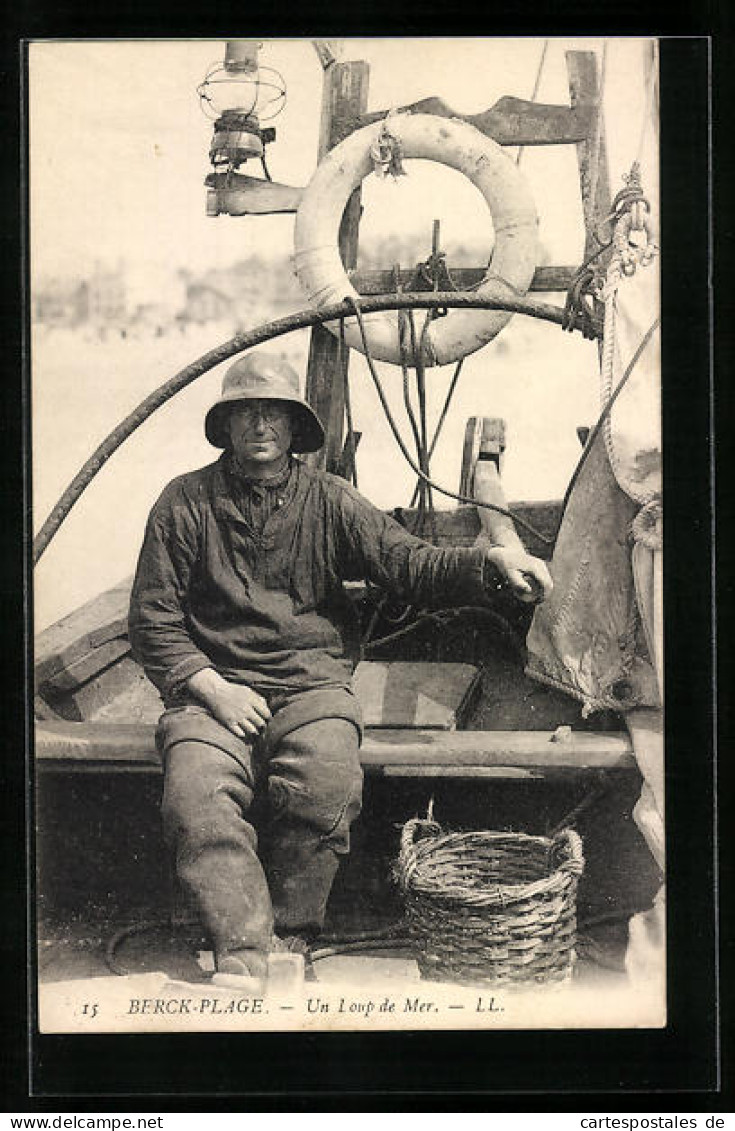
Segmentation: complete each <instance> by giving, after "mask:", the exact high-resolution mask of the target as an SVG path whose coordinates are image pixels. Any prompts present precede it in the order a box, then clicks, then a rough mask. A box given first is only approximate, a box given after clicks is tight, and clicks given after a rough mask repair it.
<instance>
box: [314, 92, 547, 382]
mask: <svg viewBox="0 0 735 1131" xmlns="http://www.w3.org/2000/svg"><path fill="white" fill-rule="evenodd" d="M385 137H386V129H385V120H384V122H376V123H372V124H371V125H369V126H365V127H364V128H363V129H360V130H356V131H355V132H354V133H352V134H350V136H349V137H347V138H346V139H345V140H344V141H342V142H341V143H340V144H339V145H337V146H335V148H334V149H332V150H331V151H330V152H329V153H328V154H327V156H326V157H325V158H324V159H323V160H322V161H321V162H320V163H319V165H318V166H317V169H316V172H315V173H314V176H313V177H312V179H311V181H310V182H309V184H308V185H307V187H306V189H305V190H304V194H303V196H302V199H301V203H300V205H299V208H298V211H297V213H296V227H295V266H296V273H297V275H298V277H299V280H300V282H301V284H302V286H303V288H304V290H305V291H306V294H307V295H308V298H309V301H310V302H311V303H312V304H313V305H315V306H316V307H317V308H321V307H324V306H327V305H329V304H330V303H334V302H341V301H342V300H343V299H344V298H345V297H346V296H347V295H352V296H353V297H359V296H358V293H357V291H356V290H355V288H354V287H353V286H352V284H351V283H350V281H349V278H348V277H347V273H346V271H345V269H344V266H343V264H342V259H341V256H340V253H339V246H338V242H337V233H338V231H339V224H340V221H341V219H342V214H343V212H344V210H345V206H346V204H347V201H348V200H349V198H350V196H351V194H352V192H353V191H354V190H355V189H356V188H357V187H358V186H359V185H360V184H361V182H362V181H363V180H364V179H365V177H367V176H368V174H369V173H371V172H372V171H373V169H374V167H375V160H376V157H375V155H376V153H378V152H380V143H381V142H382V141H384V140H385ZM389 138H390V139H392V140H393V141H395V142H396V143H397V144H396V148H397V152H399V153H401V155H402V156H404V157H417V158H424V159H427V160H430V161H438V162H440V163H441V164H443V165H448V166H449V167H450V168H453V169H457V170H458V171H459V172H460V173H464V174H465V176H466V177H468V178H469V180H470V181H472V183H473V184H474V185H475V186H476V187H477V188H478V189H479V190H480V192H481V193H482V195H483V197H484V198H485V200H486V202H487V205H488V207H489V210H490V215H491V217H492V222H493V227H494V231H495V248H494V250H493V255H492V259H491V262H490V266H489V267H488V272H487V274H486V276H485V279H484V280H483V283H482V285H481V286H480V287H479V288H478V289H477V291H476V293H477V295H478V296H479V297H496V296H497V295H498V293H499V292H500V293H502V291H503V290H505V291H506V292H507V294H508V295H512V296H513V297H517V296H518V295H519V294H520V295H523V294H525V292H526V291H527V290H528V287H529V285H530V283H531V279H532V278H533V273H534V270H535V267H536V259H537V254H536V250H537V229H538V218H537V215H536V208H535V205H534V202H533V199H532V197H531V193H530V191H529V189H528V186H527V184H526V181H525V179H524V178H523V177H522V175H521V173H520V172H519V170H518V168H517V167H516V165H515V164H514V163H513V161H511V160H510V158H509V157H508V156H507V155H506V154H505V153H504V152H503V149H502V147H501V146H499V145H498V144H497V143H496V142H494V141H492V140H490V138H487V137H485V136H484V134H481V133H480V131H479V130H477V129H475V127H474V126H471V125H469V124H468V123H467V122H462V121H460V120H458V119H453V118H439V117H436V116H434V115H431V114H410V113H399V114H396V115H390V118H389ZM511 317H512V314H511V313H509V312H508V311H504V310H461V311H455V312H453V313H452V314H450V315H447V316H446V317H445V318H441V319H435V320H434V321H432V322H430V323H429V325H428V327H427V331H426V333H424V334H423V335H422V346H421V350H422V355H423V362H424V365H427V366H429V365H447V364H450V363H451V362H453V361H458V360H459V359H460V358H461V357H465V356H466V355H467V354H470V353H474V352H475V350H478V349H480V348H481V347H482V346H484V345H486V344H487V342H489V341H491V340H492V339H493V338H494V337H495V335H496V334H498V333H499V331H500V330H502V328H503V327H504V326H505V325H506V323H507V322H508V321H509V319H510V318H511ZM325 325H326V326H327V327H328V329H329V330H330V331H331V332H332V333H334V334H337V333H338V331H339V327H338V325H337V324H336V323H325ZM365 326H366V329H367V337H368V344H369V347H370V351H371V353H372V355H373V357H374V358H375V359H376V360H378V361H390V362H393V363H395V364H399V363H400V361H401V344H400V330H399V321H398V315H397V314H396V313H395V312H394V311H388V312H384V313H378V314H370V315H366V316H365ZM345 340H346V342H347V344H348V345H349V346H351V347H353V348H354V349H358V350H360V351H361V352H364V348H363V345H362V338H361V335H360V333H359V328H358V326H357V323H356V319H346V320H345Z"/></svg>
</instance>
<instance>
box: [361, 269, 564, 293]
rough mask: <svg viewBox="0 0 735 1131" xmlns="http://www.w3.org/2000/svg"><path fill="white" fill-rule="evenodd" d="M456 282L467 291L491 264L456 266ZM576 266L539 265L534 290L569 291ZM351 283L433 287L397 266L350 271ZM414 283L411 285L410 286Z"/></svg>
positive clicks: (386, 288)
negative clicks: (394, 267)
mask: <svg viewBox="0 0 735 1131" xmlns="http://www.w3.org/2000/svg"><path fill="white" fill-rule="evenodd" d="M450 270H451V273H452V281H453V283H454V284H455V286H456V288H457V290H460V291H465V290H469V289H470V288H471V287H476V286H477V284H478V283H481V282H482V280H483V279H484V277H485V274H486V272H487V267H452V268H451V269H450ZM576 270H577V268H576V267H563V266H560V267H556V266H548V267H537V268H536V270H535V272H534V276H533V279H532V280H531V286H530V287H529V288H528V289H529V290H530V291H546V292H551V291H560V292H563V293H566V292H567V291H568V290H569V287H570V285H571V282H572V279H573V278H574V274H575V272H576ZM347 274H348V275H349V279H350V282H351V283H352V285H353V287H354V288H355V290H356V291H358V292H359V293H360V294H361V295H388V294H393V292H394V291H395V289H396V281H397V282H398V285H399V286H400V287H401V288H402V289H403V290H411V291H430V290H432V289H433V288H432V286H431V284H430V283H428V282H427V281H426V280H424V279H421V278H417V277H416V276H417V272H416V269H415V268H413V269H412V268H402V269H401V270H400V271H399V272H398V275H397V277H396V272H395V269H393V268H391V269H390V270H381V269H377V270H370V271H348V272H347ZM409 284H410V285H409Z"/></svg>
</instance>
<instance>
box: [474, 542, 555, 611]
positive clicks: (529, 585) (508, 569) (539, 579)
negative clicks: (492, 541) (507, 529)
mask: <svg viewBox="0 0 735 1131" xmlns="http://www.w3.org/2000/svg"><path fill="white" fill-rule="evenodd" d="M485 552H486V554H487V558H488V561H490V562H491V563H492V564H493V565H494V566H495V568H496V569H497V570H499V572H500V574H501V576H502V577H503V578H504V580H505V581H507V582H508V584H509V585H510V587H511V589H512V590H513V592H514V593H515V595H516V597H518V599H519V600H521V601H526V602H527V603H531V602H538V601H543V600H545V599H546V597H548V596H549V594H550V593H551V590H552V589H553V588H554V583H553V581H552V580H551V574H550V573H549V571H548V569H547V568H546V564H545V563H544V562H542V561H541V559H540V558H534V557H533V555H532V554H529V553H527V551H526V550H524V549H523V548H522V547H520V546H519V547H516V546H490V547H488V548H487V549H486V551H485Z"/></svg>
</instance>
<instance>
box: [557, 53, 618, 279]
mask: <svg viewBox="0 0 735 1131" xmlns="http://www.w3.org/2000/svg"><path fill="white" fill-rule="evenodd" d="M566 60H567V75H568V79H569V97H570V100H571V104H572V106H573V107H574V108H576V109H577V110H584V111H585V112H586V115H587V118H588V129H587V132H586V135H585V136H584V137H583V138H581V139H580V140H579V142H578V144H577V163H578V166H579V184H580V190H581V194H582V211H583V214H584V223H585V228H586V233H587V234H586V239H585V246H584V257H583V258H584V259H585V260H587V259H588V258H589V256H590V255H592V253H593V252H595V251H597V250H598V249H599V244H598V243H597V242H596V240H595V238H594V236H593V231H594V228H595V226H596V225H597V224H599V223H600V222H601V221H602V220H604V219H605V217H606V216H607V215H608V213H609V211H610V204H611V197H610V174H609V171H608V163H607V146H606V143H605V129H604V124H603V121H602V106H601V104H600V98H601V90H600V79H599V76H598V67H597V56H596V54H595V52H594V51H567V53H566ZM610 254H611V253H610V252H609V251H608V252H607V257H609V256H610ZM605 260H606V254H605V253H603V254H602V256H601V257H600V262H601V263H603V264H604V263H605Z"/></svg>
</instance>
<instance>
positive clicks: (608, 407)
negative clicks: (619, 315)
mask: <svg viewBox="0 0 735 1131" xmlns="http://www.w3.org/2000/svg"><path fill="white" fill-rule="evenodd" d="M660 322H661V319H660V318H656V319H654V321H653V322H652V324H651V325H650V326H649V327H648V329H647V330H646V332H645V334H644V335H643V337H642V338H641V341H640V342H639V344H638V348H637V350H636V351H635V353H634V354H633V357H632V358H631V359H630V361H629V362H628V365H627V367H626V370H625V373H624V374H623V376H622V377H621V378H620V380H619V381H618V383H617V385H616V386H615V390H614V392H613V393H612V395H611V396H610V397H609V398H608V400H607V401H606V402H605V407H604V408H603V410H602V412H601V413H600V415H599V416H598V418H597V422H596V424H595V426H594V428H593V429H592V431H591V432H590V434H589V436H588V437H587V443H586V444H585V446H584V449H583V451H582V455H581V456H580V458H579V462H578V463H577V466H576V467H575V469H574V472H573V473H572V477H571V479H570V480H569V486H568V487H567V490H566V494H565V495H564V501H563V503H562V506H561V517H560V519H559V525H561V521H562V519H563V518H564V512H565V511H566V509H567V505H568V503H569V499H570V497H571V494H572V491H573V490H574V486H575V484H576V482H577V480H578V479H579V475H580V472H581V470H582V468H583V467H584V465H585V463H586V461H587V457H588V456H589V454H590V451H591V450H592V445H593V444H594V443H595V440H596V439H597V437H598V436H599V435H600V432H601V431H602V429H603V427H604V424H605V421H606V420H607V418H608V417H609V415H610V413H611V411H612V407H613V405H614V404H615V401H616V400H617V399H618V397H619V396H620V394H621V393H622V391H623V388H624V386H625V384H626V382H627V381H628V378H629V377H630V375H631V373H632V372H633V370H634V369H635V367H636V365H637V364H638V359H639V358H640V356H641V354H642V353H643V351H644V349H645V348H646V346H647V345H648V343H649V341H650V340H651V338H652V337H653V334H654V332H655V331H656V329H657V328H658V326H659V323H660Z"/></svg>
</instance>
